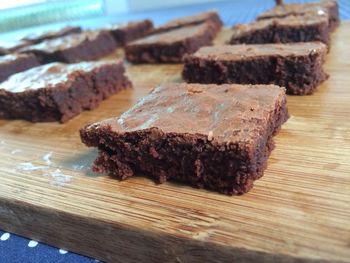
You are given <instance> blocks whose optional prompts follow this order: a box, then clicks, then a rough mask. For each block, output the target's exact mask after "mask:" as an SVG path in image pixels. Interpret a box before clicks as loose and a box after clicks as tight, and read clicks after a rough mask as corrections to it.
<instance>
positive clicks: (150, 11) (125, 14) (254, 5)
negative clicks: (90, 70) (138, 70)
mask: <svg viewBox="0 0 350 263" xmlns="http://www.w3.org/2000/svg"><path fill="white" fill-rule="evenodd" d="M312 1H313V0H285V1H284V2H285V3H290V2H296V3H302V2H312ZM338 2H339V6H340V15H341V18H342V19H343V20H344V19H350V0H339V1H338ZM273 5H274V0H244V1H242V0H162V1H150V0H13V1H8V0H1V1H0V34H1V40H2V41H6V40H13V39H14V38H19V37H21V36H23V35H25V34H27V33H30V32H32V31H37V29H36V27H37V26H38V25H40V28H39V29H38V30H49V29H56V28H59V27H62V26H65V25H68V24H69V25H80V26H82V27H84V28H96V27H101V26H104V25H106V24H110V23H118V22H127V21H130V20H137V19H143V18H150V19H152V20H153V21H154V23H155V24H156V25H159V24H162V23H164V22H166V21H168V20H170V19H173V18H175V17H180V16H185V15H190V14H193V13H196V12H200V11H204V10H208V9H216V10H217V11H219V13H220V15H221V17H222V20H223V21H224V23H225V25H226V26H232V25H234V24H236V23H248V22H250V21H252V20H253V19H254V18H255V17H256V16H257V14H258V13H261V12H263V11H264V10H266V9H269V8H271V7H273ZM33 27H34V28H33ZM30 28H31V29H30Z"/></svg>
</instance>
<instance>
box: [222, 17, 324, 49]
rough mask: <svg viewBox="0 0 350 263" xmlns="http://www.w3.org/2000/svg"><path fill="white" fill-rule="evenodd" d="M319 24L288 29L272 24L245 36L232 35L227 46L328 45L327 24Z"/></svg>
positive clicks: (284, 26)
mask: <svg viewBox="0 0 350 263" xmlns="http://www.w3.org/2000/svg"><path fill="white" fill-rule="evenodd" d="M325 22H326V21H325ZM325 22H320V23H317V24H313V25H302V26H298V27H295V26H294V27H289V26H286V25H283V26H282V25H279V24H278V23H272V24H270V25H268V26H266V27H265V28H262V29H259V30H252V31H251V32H246V33H245V34H242V35H239V36H236V35H235V34H233V35H232V37H231V39H230V41H229V44H264V43H293V42H312V41H320V42H323V43H325V44H326V45H327V46H329V45H330V31H329V27H328V23H325Z"/></svg>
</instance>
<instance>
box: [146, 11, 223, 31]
mask: <svg viewBox="0 0 350 263" xmlns="http://www.w3.org/2000/svg"><path fill="white" fill-rule="evenodd" d="M204 22H211V23H212V24H213V27H214V30H215V33H217V32H218V31H219V30H220V29H221V27H222V25H223V23H222V21H221V19H220V17H219V15H218V13H217V12H215V11H208V12H204V13H200V14H196V15H192V16H186V17H181V18H179V19H175V20H172V21H170V22H168V23H166V24H165V25H162V26H160V27H157V28H155V29H154V30H153V31H152V33H161V32H167V31H171V30H173V29H177V28H181V27H185V26H191V25H198V24H202V23H204Z"/></svg>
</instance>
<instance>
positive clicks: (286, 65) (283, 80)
mask: <svg viewBox="0 0 350 263" xmlns="http://www.w3.org/2000/svg"><path fill="white" fill-rule="evenodd" d="M326 53H327V47H326V46H325V45H324V44H323V43H321V42H308V43H290V44H264V45H232V46H230V45H227V46H215V47H203V48H201V49H200V50H198V51H197V52H196V53H195V54H192V55H187V56H185V66H184V70H183V78H184V79H185V80H186V81H187V82H190V83H216V84H221V83H240V84H276V85H279V86H282V87H286V88H287V93H289V94H295V95H306V94H311V93H312V92H314V90H315V89H316V88H317V86H318V85H319V84H320V83H322V82H323V81H324V80H325V79H326V78H327V74H325V73H324V71H323V67H322V66H323V63H324V60H325V56H326Z"/></svg>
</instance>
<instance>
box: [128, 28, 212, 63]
mask: <svg viewBox="0 0 350 263" xmlns="http://www.w3.org/2000/svg"><path fill="white" fill-rule="evenodd" d="M214 31H215V29H214V27H213V24H212V23H209V22H208V23H202V24H199V25H195V26H188V27H182V28H179V29H174V30H172V31H169V32H165V33H160V34H154V35H151V36H148V37H145V38H141V39H139V40H136V41H134V42H131V43H129V44H128V45H127V46H126V48H125V54H126V57H127V59H128V60H129V61H130V62H134V63H142V62H145V63H176V62H181V61H182V57H183V55H184V54H186V53H193V52H195V51H196V50H198V49H199V48H200V47H202V46H208V45H211V43H212V40H213V36H214V33H213V32H214Z"/></svg>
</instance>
